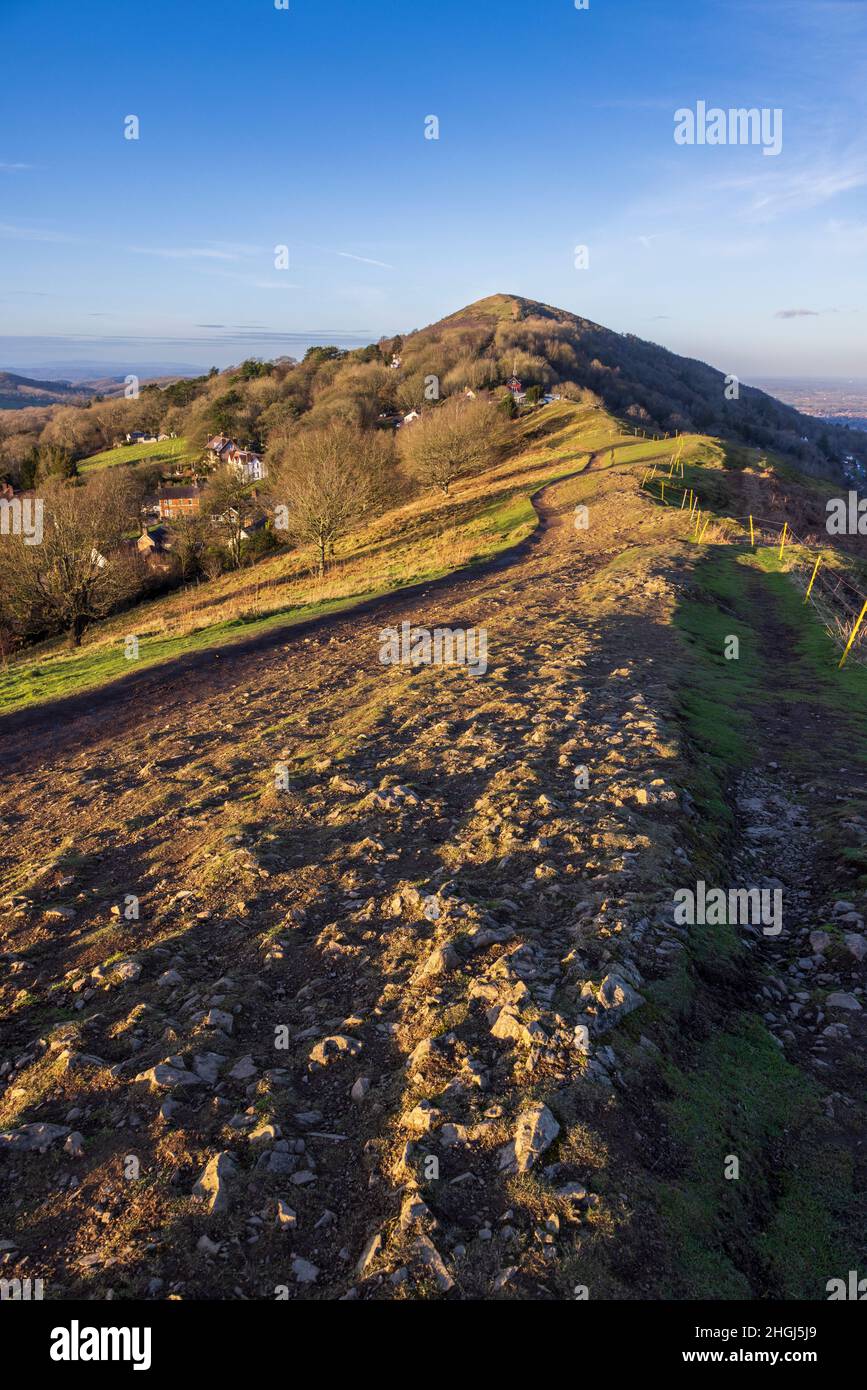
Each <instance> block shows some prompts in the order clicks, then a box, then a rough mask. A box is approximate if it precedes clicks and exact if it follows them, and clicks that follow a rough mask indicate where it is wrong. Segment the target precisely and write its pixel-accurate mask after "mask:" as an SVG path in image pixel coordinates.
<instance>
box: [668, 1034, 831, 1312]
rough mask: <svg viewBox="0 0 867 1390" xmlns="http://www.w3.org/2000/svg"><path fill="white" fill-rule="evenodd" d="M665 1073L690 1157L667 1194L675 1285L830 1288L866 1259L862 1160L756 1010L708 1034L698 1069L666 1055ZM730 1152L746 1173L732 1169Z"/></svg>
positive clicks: (714, 1290)
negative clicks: (832, 1128) (856, 1184)
mask: <svg viewBox="0 0 867 1390" xmlns="http://www.w3.org/2000/svg"><path fill="white" fill-rule="evenodd" d="M664 1077H665V1080H666V1082H667V1084H668V1086H669V1088H670V1090H671V1098H670V1100H669V1101H668V1102H667V1103H666V1105H665V1107H664V1108H665V1110H666V1111H667V1113H668V1118H669V1122H670V1125H671V1134H672V1137H673V1138H674V1139H675V1141H676V1142H677V1144H678V1145H679V1147H680V1152H681V1157H682V1161H683V1175H682V1177H678V1179H677V1180H675V1181H669V1182H667V1183H664V1184H663V1185H662V1186H661V1189H660V1192H659V1194H658V1195H659V1202H660V1207H661V1210H662V1213H663V1218H664V1220H665V1224H666V1227H667V1229H668V1231H669V1233H670V1235H671V1238H672V1240H673V1242H674V1247H675V1248H674V1251H673V1259H672V1262H671V1271H670V1274H669V1276H668V1282H669V1286H670V1287H669V1289H667V1290H666V1292H667V1293H669V1294H673V1296H675V1297H685V1298H690V1297H692V1298H698V1297H702V1298H749V1297H756V1296H770V1297H777V1298H814V1299H818V1298H822V1297H823V1296H824V1288H825V1282H826V1280H827V1279H828V1278H829V1277H831V1275H833V1274H834V1273H835V1272H837V1271H838V1270H840V1271H845V1270H847V1269H849V1268H851V1267H852V1264H851V1261H852V1259H854V1257H855V1251H854V1250H853V1249H852V1248H850V1243H849V1240H848V1237H847V1236H846V1235H845V1234H844V1232H845V1231H846V1229H847V1222H848V1219H849V1216H850V1214H851V1208H852V1203H853V1194H852V1189H853V1167H852V1162H851V1158H850V1156H849V1155H848V1153H846V1152H845V1151H841V1150H840V1149H839V1147H831V1146H830V1145H829V1143H828V1142H827V1140H826V1139H825V1136H824V1132H823V1122H822V1117H821V1112H820V1107H819V1100H818V1095H817V1092H816V1089H815V1087H814V1085H813V1082H812V1081H811V1080H810V1079H809V1078H807V1077H806V1076H805V1075H804V1073H802V1072H801V1071H799V1070H798V1068H797V1067H794V1066H792V1065H791V1064H790V1063H789V1062H787V1061H786V1059H785V1058H784V1057H783V1055H782V1053H781V1052H780V1050H779V1048H778V1047H777V1046H776V1045H775V1044H774V1042H773V1041H772V1039H771V1038H770V1037H769V1035H768V1033H767V1031H766V1030H765V1028H764V1027H763V1025H762V1024H761V1022H760V1020H758V1019H756V1018H752V1017H750V1016H749V1015H745V1014H743V1015H741V1016H740V1017H739V1018H738V1019H737V1021H736V1023H735V1025H734V1026H733V1027H731V1028H729V1029H728V1030H727V1031H725V1032H722V1033H718V1034H715V1035H713V1036H711V1037H710V1038H709V1039H708V1040H707V1041H706V1042H705V1043H704V1044H703V1046H702V1047H701V1048H700V1049H699V1052H698V1054H697V1056H696V1057H695V1059H694V1063H693V1065H692V1066H691V1067H690V1069H689V1071H688V1072H684V1071H680V1070H678V1069H677V1068H674V1067H671V1066H670V1065H666V1066H665V1067H664ZM730 1155H731V1156H734V1157H736V1158H737V1159H738V1162H739V1164H740V1173H739V1177H737V1178H727V1177H726V1176H725V1171H726V1169H725V1165H726V1160H727V1158H728V1157H729V1156H730ZM854 1244H855V1242H854V1240H853V1241H852V1245H854Z"/></svg>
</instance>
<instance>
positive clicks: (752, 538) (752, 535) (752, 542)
mask: <svg viewBox="0 0 867 1390" xmlns="http://www.w3.org/2000/svg"><path fill="white" fill-rule="evenodd" d="M750 545H751V546H752V548H753V549H755V545H756V533H755V531H754V530H753V519H752V517H750Z"/></svg>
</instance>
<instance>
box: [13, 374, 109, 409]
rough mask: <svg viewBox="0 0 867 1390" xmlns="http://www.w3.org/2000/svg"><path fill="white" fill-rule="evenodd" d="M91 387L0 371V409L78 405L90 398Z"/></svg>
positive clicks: (92, 393)
mask: <svg viewBox="0 0 867 1390" xmlns="http://www.w3.org/2000/svg"><path fill="white" fill-rule="evenodd" d="M94 394H95V393H94V391H93V389H92V388H90V387H87V386H84V385H77V386H73V385H71V384H70V383H69V382H68V381H35V380H33V378H32V377H29V376H17V375H16V374H15V373H14V372H0V410H18V409H23V408H24V407H25V406H29V405H78V404H81V403H83V402H85V401H88V400H90V398H91V397H92V396H93V395H94Z"/></svg>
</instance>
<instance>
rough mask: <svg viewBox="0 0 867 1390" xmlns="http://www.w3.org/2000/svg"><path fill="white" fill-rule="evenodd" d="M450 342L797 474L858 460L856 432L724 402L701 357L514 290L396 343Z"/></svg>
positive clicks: (746, 395) (866, 456)
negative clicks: (788, 465) (759, 455)
mask: <svg viewBox="0 0 867 1390" xmlns="http://www.w3.org/2000/svg"><path fill="white" fill-rule="evenodd" d="M455 338H464V339H465V340H466V342H467V345H468V348H471V349H472V350H473V351H475V352H476V353H478V352H482V351H487V350H489V348H490V347H491V346H493V347H494V348H495V349H496V351H497V352H498V353H499V354H500V356H501V357H502V358H504V360H506V361H508V354H509V351H513V352H514V354H515V363H516V367H517V370H518V373H519V375H520V376H521V377H522V378H523V379H524V380H525V382H526V380H528V379H529V380H534V379H535V374H534V365H535V364H539V365H544V364H546V363H547V364H548V366H549V368H550V369H551V373H552V374H553V378H554V379H555V380H556V379H562V380H567V381H573V382H576V383H577V384H578V385H580V386H582V387H585V388H586V389H588V390H590V391H593V392H594V393H595V394H597V395H598V396H599V397H600V398H601V399H602V401H603V402H604V403H605V406H606V407H607V408H608V409H609V410H611V411H613V412H614V413H615V414H619V415H625V416H626V417H627V418H631V419H632V420H633V422H634V423H636V424H642V423H646V424H648V425H651V426H656V427H658V428H659V429H662V430H666V431H670V432H675V431H677V430H689V431H697V432H700V433H704V434H719V435H723V436H726V437H727V438H731V439H734V440H737V441H739V442H741V443H744V444H747V445H750V446H753V447H756V448H761V449H776V450H780V451H783V452H785V453H788V454H790V455H791V456H792V457H793V458H795V459H797V460H798V461H799V466H800V467H802V468H804V469H805V470H806V471H808V472H816V473H824V474H828V475H830V476H838V475H839V473H840V471H841V468H842V462H843V459H844V458H845V456H846V455H847V454H852V455H853V456H855V457H857V458H859V459H861V460H862V461H864V460H867V437H865V438H863V439H862V437H861V435H860V434H859V432H858V431H849V430H845V429H841V428H839V427H836V426H833V425H828V424H827V423H825V422H823V421H821V420H816V419H814V418H812V417H811V416H808V415H802V414H801V413H800V412H799V411H797V410H795V409H794V408H793V407H791V406H788V405H784V404H783V403H782V402H781V401H778V400H775V399H774V398H773V397H772V396H769V395H767V394H766V393H765V392H764V391H759V390H757V389H756V388H755V387H751V386H745V385H743V384H739V387H738V397H737V399H731V400H729V399H727V392H726V384H727V382H726V377H725V375H724V373H722V372H719V371H717V370H716V369H715V368H713V367H709V366H708V365H707V364H706V363H704V362H699V361H696V360H694V359H692V358H688V357H680V356H678V354H676V353H673V352H669V351H668V349H667V348H664V347H660V346H659V345H658V344H656V343H651V342H647V341H645V340H644V339H642V338H638V337H636V336H635V335H634V334H632V333H616V332H614V331H613V330H612V329H610V328H604V327H603V326H602V325H601V324H598V323H593V322H591V321H590V320H589V319H585V318H581V317H580V316H579V315H577V314H574V313H571V312H569V311H568V310H565V309H557V308H553V307H552V306H551V305H549V304H541V303H539V302H538V301H536V300H532V299H524V298H522V297H521V296H520V295H507V294H496V295H492V296H490V297H489V298H487V299H482V300H479V301H478V302H477V303H475V304H470V305H468V306H467V307H466V308H464V309H461V310H459V311H458V312H457V313H455V314H451V315H449V317H447V318H445V319H442V320H441V321H440V322H439V323H436V324H433V325H431V326H430V327H429V328H425V329H422V330H420V331H419V332H418V333H414V334H412V335H410V336H409V337H408V338H407V339H405V340H404V343H405V346H408V347H411V348H413V350H416V349H417V345H418V344H420V343H424V342H429V343H431V344H434V343H436V342H438V341H443V340H446V341H447V340H449V339H455Z"/></svg>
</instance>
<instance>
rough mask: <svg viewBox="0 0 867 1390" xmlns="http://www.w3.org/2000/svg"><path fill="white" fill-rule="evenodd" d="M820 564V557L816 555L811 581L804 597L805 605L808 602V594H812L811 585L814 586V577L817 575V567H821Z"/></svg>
mask: <svg viewBox="0 0 867 1390" xmlns="http://www.w3.org/2000/svg"><path fill="white" fill-rule="evenodd" d="M821 563H822V557H821V555H817V556H816V563H815V565H814V566H813V574H812V577H811V579H810V582H809V584H808V585H807V592H806V594H805V595H804V602H805V603H806V602H807V601H808V600H809V597H810V594H811V593H812V592H813V585H814V584H815V582H816V575H817V574H818V573H819V566H820V565H821Z"/></svg>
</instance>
